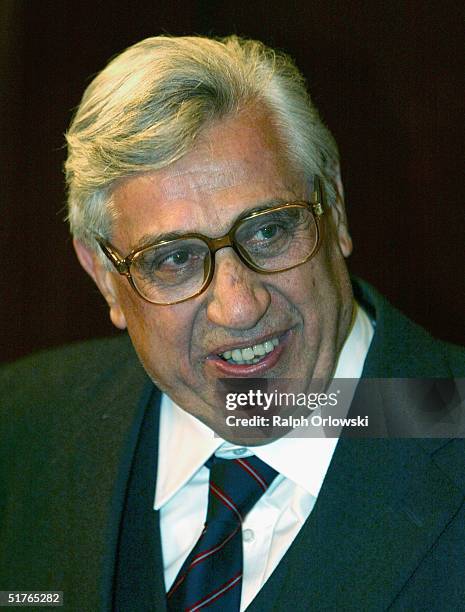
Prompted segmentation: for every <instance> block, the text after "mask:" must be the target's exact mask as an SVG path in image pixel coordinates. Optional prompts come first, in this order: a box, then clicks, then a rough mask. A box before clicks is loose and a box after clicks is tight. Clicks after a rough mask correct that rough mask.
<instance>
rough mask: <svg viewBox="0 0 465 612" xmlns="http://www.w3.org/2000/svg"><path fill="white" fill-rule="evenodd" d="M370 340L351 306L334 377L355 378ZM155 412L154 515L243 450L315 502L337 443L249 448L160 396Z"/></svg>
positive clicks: (363, 319) (303, 441)
mask: <svg viewBox="0 0 465 612" xmlns="http://www.w3.org/2000/svg"><path fill="white" fill-rule="evenodd" d="M372 337H373V327H372V325H371V323H370V320H369V318H368V316H367V314H366V313H365V311H364V310H363V309H362V308H361V307H360V306H358V305H357V304H356V303H355V313H354V323H353V325H352V328H351V330H350V332H349V335H348V336H347V338H346V341H345V343H344V346H343V347H342V350H341V352H340V355H339V358H338V363H337V366H336V371H335V375H334V378H360V376H361V374H362V370H363V364H364V362H365V358H366V356H367V353H368V349H369V347H370V343H371V339H372ZM160 411H161V413H160V434H159V435H160V443H159V455H158V456H159V460H158V474H157V486H156V492H155V509H156V510H158V509H160V508H161V507H162V506H163V505H165V504H166V503H167V502H168V501H169V500H170V499H171V498H172V497H173V496H174V495H175V494H176V493H177V492H178V491H179V490H180V489H181V488H182V487H183V486H184V485H185V484H186V483H187V482H188V481H189V480H190V479H191V478H192V476H193V475H194V474H195V473H196V472H197V471H198V470H200V469H201V468H202V467H203V465H204V463H205V462H206V461H207V459H208V458H209V457H210V456H211V455H212V454H213V453H215V452H216V451H218V450H219V449H220V450H219V454H221V456H222V457H228V456H230V457H231V458H232V457H234V456H235V452H234V451H237V450H238V449H241V448H245V449H246V451H245V452H244V454H243V455H242V456H243V457H245V456H248V455H252V454H254V455H256V456H257V457H259V458H260V459H262V461H265V462H266V463H267V464H268V465H270V466H271V467H273V468H274V469H275V470H277V471H278V472H280V473H281V474H282V475H283V476H285V477H287V478H289V479H291V480H292V481H294V482H295V483H296V484H298V485H300V486H301V487H303V488H304V489H305V490H306V491H308V493H310V494H312V495H314V496H315V497H316V496H317V495H318V493H319V490H320V488H321V485H322V483H323V480H324V477H325V474H326V471H327V469H328V467H329V464H330V462H331V458H332V455H333V452H334V449H335V448H336V444H337V439H336V438H288V437H283V438H280V439H278V440H275V441H273V442H270V443H269V444H265V445H263V446H255V447H251V448H250V449H249V448H247V447H240V446H237V445H234V444H232V443H231V442H227V441H225V440H223V439H222V438H220V437H218V436H216V435H215V433H214V431H213V430H212V429H210V428H209V427H207V425H204V424H203V423H202V422H201V421H199V420H198V419H196V418H195V417H193V416H192V415H191V414H189V413H188V412H186V411H184V410H182V408H180V407H179V406H178V405H177V404H175V402H173V400H172V399H171V398H170V397H168V396H167V395H165V394H163V397H162V401H161V405H160ZM220 447H221V448H220ZM179 449H182V452H179Z"/></svg>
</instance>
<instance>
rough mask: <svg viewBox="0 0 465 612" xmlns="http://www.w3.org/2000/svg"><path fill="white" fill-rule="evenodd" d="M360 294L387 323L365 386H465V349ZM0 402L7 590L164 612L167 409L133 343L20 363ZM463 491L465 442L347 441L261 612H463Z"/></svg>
mask: <svg viewBox="0 0 465 612" xmlns="http://www.w3.org/2000/svg"><path fill="white" fill-rule="evenodd" d="M354 288H355V292H356V295H357V298H358V299H359V301H361V302H362V303H363V304H364V306H365V308H366V309H367V310H368V311H369V312H370V314H371V315H372V316H373V317H374V319H376V332H375V336H374V339H373V342H372V345H371V348H370V351H369V354H368V357H367V360H366V363H365V369H364V373H363V375H364V376H366V377H383V376H384V377H405V378H407V377H414V376H423V377H444V378H453V377H460V376H462V377H463V376H465V353H464V351H463V350H462V349H459V348H457V347H453V346H450V345H446V344H444V343H441V342H438V341H436V340H434V339H433V338H431V337H430V336H429V335H428V334H427V333H426V332H425V331H424V330H422V329H421V328H419V327H417V326H416V325H414V324H412V323H411V322H410V321H408V320H407V319H406V318H405V317H404V316H403V315H401V314H400V313H399V312H398V311H396V310H395V309H393V308H392V307H391V306H390V305H389V304H388V303H387V302H386V301H385V300H384V299H383V298H382V297H381V296H380V295H378V294H377V293H376V292H375V291H374V290H373V289H372V288H370V287H369V286H368V285H366V284H364V283H360V282H358V281H357V282H356V283H355V287H354ZM0 389H1V393H0V399H1V404H0V406H1V422H0V428H1V448H0V469H1V472H2V473H1V481H0V484H1V487H2V488H1V509H0V590H16V591H20V590H37V591H39V590H61V591H64V599H65V609H67V610H79V611H80V612H82V611H89V612H94V611H100V610H110V609H117V610H121V611H124V612H127V611H132V610H134V611H137V612H142V611H145V610H147V611H148V610H156V611H158V610H164V609H165V604H164V584H163V573H162V558H161V548H160V536H159V525H158V516H157V513H155V512H153V510H152V505H153V496H154V489H155V478H156V462H157V435H156V432H157V427H158V423H157V418H158V410H157V407H158V402H159V396H160V394H159V392H158V391H157V390H156V389H155V388H154V387H153V385H152V384H151V383H150V381H149V380H148V378H147V376H146V374H145V373H144V371H143V369H142V367H141V366H140V365H139V363H138V360H137V358H136V356H135V354H134V352H133V350H132V348H131V345H130V342H129V340H128V339H127V337H126V336H123V337H119V338H117V339H112V340H99V341H95V342H88V343H84V344H78V345H74V346H70V347H68V348H65V349H62V350H60V351H51V352H49V353H45V354H42V355H39V356H33V357H30V358H27V359H25V360H22V361H21V362H18V363H17V364H14V365H12V366H8V367H6V368H5V369H4V370H3V371H2V372H1V374H0ZM464 492H465V452H464V443H463V440H462V439H429V440H418V439H415V440H393V439H391V440H389V439H366V440H353V439H346V438H343V439H341V440H340V442H339V444H338V446H337V448H336V451H335V454H334V457H333V460H332V462H331V465H330V468H329V471H328V474H327V476H326V478H325V481H324V484H323V487H322V489H321V492H320V495H319V497H318V500H317V503H316V505H315V508H314V510H313V512H312V513H311V515H310V517H309V519H308V520H307V522H306V524H305V525H304V527H303V528H302V530H301V532H300V534H299V536H298V537H297V539H296V540H295V541H294V543H293V544H292V546H291V547H290V549H289V551H288V552H287V554H286V555H285V557H284V559H283V560H282V562H281V563H280V564H279V566H278V568H277V570H276V571H275V572H274V574H273V575H272V577H271V578H270V580H269V581H268V582H267V584H266V585H265V586H264V588H263V589H262V590H261V592H260V593H259V595H258V596H257V598H256V599H255V601H254V602H253V603H252V605H251V606H250V608H249V610H252V611H265V610H266V611H268V610H274V611H287V610H293V611H296V610H302V611H304V610H305V611H308V610H368V611H371V610H387V609H389V610H441V611H442V610H463V609H464V608H465V578H464V577H465V504H464Z"/></svg>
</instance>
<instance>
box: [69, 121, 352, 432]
mask: <svg viewBox="0 0 465 612" xmlns="http://www.w3.org/2000/svg"><path fill="white" fill-rule="evenodd" d="M341 191H342V190H341ZM309 195H310V194H309V187H308V184H307V182H306V180H305V178H304V177H303V175H302V174H301V173H300V172H299V171H297V170H296V169H295V168H292V167H291V166H290V164H289V162H288V160H287V159H286V156H285V152H284V149H283V147H282V146H281V145H280V143H279V140H278V139H277V137H276V135H275V131H274V129H273V126H272V124H271V123H270V121H269V119H268V118H267V116H266V115H264V114H259V113H258V112H257V111H253V110H248V111H243V112H242V113H240V114H239V115H236V116H234V117H231V118H228V119H223V120H221V121H216V122H215V123H212V124H211V125H210V126H209V127H208V128H207V129H205V130H204V132H203V133H202V135H201V137H200V138H199V140H198V141H197V142H196V145H195V147H194V150H193V151H191V152H190V153H189V154H187V155H185V156H184V157H183V158H182V159H180V160H178V161H177V162H175V163H174V164H172V165H171V166H169V167H167V168H165V169H162V170H159V171H155V172H148V173H144V174H140V175H138V176H135V177H131V178H128V179H125V180H123V181H121V182H120V183H119V184H118V186H117V187H116V189H115V190H114V193H113V202H114V206H115V209H116V212H117V220H116V222H115V225H114V228H113V233H112V239H111V242H112V244H113V245H114V246H115V248H116V249H118V251H119V252H120V253H121V254H122V255H126V254H127V253H129V252H130V251H131V249H133V248H134V246H135V245H136V244H138V243H139V242H140V241H141V239H142V237H143V236H144V237H147V236H151V235H152V234H153V235H156V234H158V233H164V232H170V231H174V230H181V231H183V232H192V231H194V232H200V233H203V234H205V235H208V236H212V237H216V236H220V235H222V234H224V233H226V232H227V231H228V230H229V228H230V227H231V225H232V223H233V221H234V220H235V218H236V217H237V216H238V215H239V214H240V213H242V212H243V211H245V210H248V209H251V208H254V207H256V206H257V205H261V204H263V203H266V202H269V203H270V204H271V205H273V204H277V203H280V202H288V201H293V200H308V199H309ZM323 230H324V231H323V240H322V244H321V247H320V249H319V251H318V253H317V254H316V256H315V257H314V258H313V259H311V260H310V261H308V262H307V263H305V264H303V265H301V266H299V267H297V268H294V269H293V270H289V271H287V272H282V273H278V274H269V275H260V274H257V273H255V272H253V271H251V270H249V269H247V268H246V267H245V266H244V265H243V264H242V263H241V262H240V260H239V259H238V257H237V256H236V254H235V253H234V252H233V250H232V249H231V248H226V249H222V250H220V251H219V252H218V253H217V254H216V269H215V275H214V278H213V281H212V283H211V285H210V286H209V288H208V289H207V290H206V291H205V292H204V293H203V294H201V295H200V296H198V297H195V298H193V299H191V300H188V301H186V302H184V303H181V304H175V305H171V306H159V305H153V304H149V303H147V302H145V301H144V300H142V299H141V298H140V297H139V296H138V295H137V294H136V293H135V292H134V291H133V289H132V288H131V286H130V285H129V283H128V281H127V279H126V278H124V277H123V276H120V275H119V274H118V273H116V272H108V271H105V270H104V269H103V267H102V265H101V263H100V262H99V260H98V258H97V257H96V256H95V253H93V252H92V251H90V250H89V249H87V248H86V247H85V246H83V245H82V244H81V243H79V242H77V241H75V248H76V250H77V253H78V256H79V259H80V261H81V263H82V264H83V266H84V267H85V268H86V270H87V271H88V272H89V274H91V276H92V277H93V278H94V280H95V281H96V283H97V285H98V286H99V288H100V290H101V292H102V293H103V295H104V296H105V298H106V300H107V302H108V304H109V306H110V316H111V319H112V321H113V323H114V324H115V325H116V326H117V327H119V328H121V329H124V328H126V327H127V329H128V332H129V334H130V337H131V339H132V342H133V344H134V347H135V349H136V351H137V353H138V355H139V358H140V360H141V362H142V363H143V365H144V367H145V369H146V371H147V372H148V374H149V375H150V376H151V378H152V379H153V380H154V381H155V382H156V384H157V385H158V386H159V387H160V388H161V389H162V390H163V391H165V392H166V393H168V394H169V395H170V396H171V397H172V398H173V399H174V401H175V402H176V403H177V404H178V405H180V406H181V407H182V408H184V410H186V411H188V412H190V413H191V414H192V415H194V416H195V417H197V418H199V419H200V420H201V421H203V422H204V423H206V424H207V425H209V426H210V427H211V428H212V429H214V430H215V431H217V432H218V433H220V434H222V435H223V437H228V438H229V439H234V436H235V435H236V436H239V434H235V433H234V432H232V431H230V430H229V431H227V430H225V425H224V410H218V398H217V396H216V391H215V388H216V385H217V381H218V378H219V377H221V376H222V374H221V373H220V372H219V371H218V368H217V366H216V362H215V356H216V355H217V353H219V352H222V351H224V350H226V349H227V348H228V347H235V346H237V345H240V346H245V345H250V344H255V343H257V341H258V342H259V341H260V340H261V339H263V338H264V337H271V336H277V335H280V336H281V337H283V338H284V340H283V342H282V344H283V345H284V348H283V349H282V350H281V353H280V356H279V359H278V361H277V363H276V364H274V365H273V367H272V368H269V370H268V371H266V372H261V373H260V375H261V376H266V377H282V378H296V379H297V380H298V381H299V383H298V385H299V388H296V389H295V391H296V392H300V391H305V390H306V389H308V388H309V385H310V381H311V380H312V378H313V377H315V378H320V379H324V380H325V381H328V380H329V378H330V377H331V375H332V373H333V371H334V368H335V365H336V361H337V356H338V353H339V351H340V349H341V346H342V344H343V342H344V340H345V338H346V336H347V333H348V330H349V327H350V323H351V317H352V304H353V297H352V292H351V286H350V282H349V278H348V273H347V269H346V266H345V261H344V258H345V257H347V256H348V255H349V254H350V252H351V249H352V243H351V239H350V236H349V233H348V230H347V225H346V218H345V213H344V207H343V202H342V196H341V197H339V198H338V200H337V202H336V204H335V205H333V206H332V207H331V209H329V210H326V211H325V214H324V216H323ZM234 440H235V441H237V442H240V440H238V439H234ZM248 443H249V444H250V440H249V441H248Z"/></svg>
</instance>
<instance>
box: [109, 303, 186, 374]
mask: <svg viewBox="0 0 465 612" xmlns="http://www.w3.org/2000/svg"><path fill="white" fill-rule="evenodd" d="M132 293H134V292H132ZM120 304H121V308H122V309H123V312H124V314H125V317H126V321H127V328H128V333H129V335H130V337H131V340H132V343H133V345H134V348H135V349H136V352H137V354H138V355H139V358H140V360H141V361H142V363H143V364H144V366H145V368H146V369H147V370H148V371H149V372H150V374H151V375H153V376H154V377H157V376H158V375H160V374H162V375H163V373H165V372H167V371H170V372H171V375H173V374H174V372H179V371H181V370H184V369H185V368H186V363H188V356H189V345H190V336H191V323H190V317H189V316H188V314H187V313H180V312H179V308H177V307H174V306H166V307H164V306H156V305H155V304H149V303H147V302H144V301H143V300H142V299H140V298H138V296H137V295H135V294H134V295H131V294H129V293H127V292H124V294H122V295H121V300H120Z"/></svg>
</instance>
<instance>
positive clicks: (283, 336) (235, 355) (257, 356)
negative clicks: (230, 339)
mask: <svg viewBox="0 0 465 612" xmlns="http://www.w3.org/2000/svg"><path fill="white" fill-rule="evenodd" d="M290 335H291V330H287V331H286V332H284V333H280V334H276V335H275V336H270V337H267V338H264V339H263V340H262V341H261V342H255V343H252V344H249V345H242V346H229V347H224V348H225V350H221V351H219V352H217V353H212V354H210V356H209V357H208V358H207V362H206V363H207V364H208V369H211V368H213V370H212V373H214V375H216V376H218V374H220V375H222V376H226V377H236V376H239V377H250V376H252V377H257V376H258V377H260V376H262V375H265V372H266V371H268V370H270V369H271V368H273V367H274V366H275V365H276V364H277V363H278V361H279V359H280V357H281V355H282V353H283V351H284V349H285V347H286V345H287V344H288V342H289V339H290ZM215 373H216V374H215Z"/></svg>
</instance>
